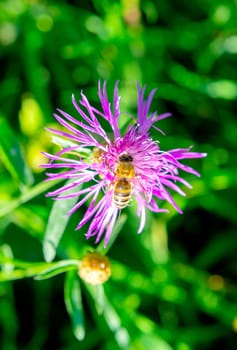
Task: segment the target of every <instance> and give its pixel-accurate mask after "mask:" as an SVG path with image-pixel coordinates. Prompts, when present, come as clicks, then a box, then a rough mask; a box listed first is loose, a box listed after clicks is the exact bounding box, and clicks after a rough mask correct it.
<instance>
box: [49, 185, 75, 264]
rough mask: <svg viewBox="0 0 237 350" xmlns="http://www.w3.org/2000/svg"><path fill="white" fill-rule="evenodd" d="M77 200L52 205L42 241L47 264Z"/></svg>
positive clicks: (65, 200) (60, 201) (59, 201)
mask: <svg viewBox="0 0 237 350" xmlns="http://www.w3.org/2000/svg"><path fill="white" fill-rule="evenodd" d="M71 181H72V180H69V181H68V182H67V184H70V183H71ZM79 188H80V187H79V186H78V187H76V189H75V188H73V189H71V190H70V191H67V193H68V194H69V193H73V192H75V191H79ZM77 199H78V197H73V198H68V199H62V200H57V201H55V202H54V204H53V207H52V209H51V212H50V216H49V220H48V224H47V227H46V233H45V237H44V241H43V253H44V258H45V260H46V261H48V262H50V261H52V260H53V259H54V257H55V255H56V249H57V246H58V244H59V241H60V239H61V237H62V235H63V233H64V230H65V228H66V226H67V223H68V221H69V216H68V215H67V213H68V212H69V210H70V209H71V208H72V207H73V206H74V204H75V203H76V202H77Z"/></svg>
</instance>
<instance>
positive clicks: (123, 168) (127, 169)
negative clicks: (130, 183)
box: [115, 153, 135, 179]
mask: <svg viewBox="0 0 237 350" xmlns="http://www.w3.org/2000/svg"><path fill="white" fill-rule="evenodd" d="M132 162H133V157H132V156H130V154H127V153H123V154H121V156H120V157H119V162H118V164H117V167H116V169H115V175H116V176H117V177H118V178H124V179H131V178H133V177H135V170H134V166H133V163H132Z"/></svg>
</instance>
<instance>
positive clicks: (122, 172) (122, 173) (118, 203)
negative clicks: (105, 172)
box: [112, 153, 135, 209]
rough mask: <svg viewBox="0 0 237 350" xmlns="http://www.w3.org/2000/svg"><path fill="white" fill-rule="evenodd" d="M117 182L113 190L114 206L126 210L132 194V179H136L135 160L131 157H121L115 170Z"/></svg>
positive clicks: (127, 155) (125, 155)
mask: <svg viewBox="0 0 237 350" xmlns="http://www.w3.org/2000/svg"><path fill="white" fill-rule="evenodd" d="M115 175H116V178H117V179H116V181H115V183H114V188H113V196H112V200H113V204H114V205H115V207H116V208H118V209H123V208H125V207H126V206H127V205H128V203H129V201H130V199H131V194H132V184H131V182H130V179H132V178H134V177H135V169H134V166H133V158H132V156H131V155H129V154H127V153H124V154H121V155H120V157H119V162H118V164H117V167H116V169H115Z"/></svg>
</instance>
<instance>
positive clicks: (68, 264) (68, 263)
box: [35, 260, 78, 280]
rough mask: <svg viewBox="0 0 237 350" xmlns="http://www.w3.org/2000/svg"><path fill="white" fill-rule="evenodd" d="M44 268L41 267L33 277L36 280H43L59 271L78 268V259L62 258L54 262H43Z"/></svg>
mask: <svg viewBox="0 0 237 350" xmlns="http://www.w3.org/2000/svg"><path fill="white" fill-rule="evenodd" d="M45 265H46V266H45V268H43V269H42V270H41V271H40V273H39V274H38V275H37V276H36V277H35V279H36V280H43V279H47V278H51V277H53V276H56V275H58V274H60V273H63V272H66V271H69V270H75V269H77V268H78V260H63V261H59V262H57V263H54V264H50V266H48V264H45Z"/></svg>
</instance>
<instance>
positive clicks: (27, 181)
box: [0, 118, 33, 186]
mask: <svg viewBox="0 0 237 350" xmlns="http://www.w3.org/2000/svg"><path fill="white" fill-rule="evenodd" d="M0 154H1V158H2V161H3V163H4V165H5V166H6V168H7V169H8V171H9V172H10V173H11V175H12V177H13V178H14V179H16V180H17V181H18V182H19V183H20V184H22V185H25V186H30V185H32V183H33V175H32V173H31V170H30V168H29V167H28V166H27V164H26V161H25V159H24V155H23V153H22V151H21V147H20V145H19V143H18V141H17V138H16V135H15V134H14V133H13V131H12V129H11V128H10V126H9V124H8V122H7V120H6V119H4V118H0Z"/></svg>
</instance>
